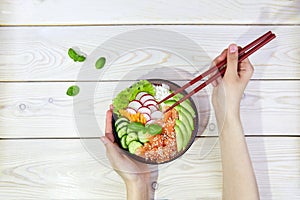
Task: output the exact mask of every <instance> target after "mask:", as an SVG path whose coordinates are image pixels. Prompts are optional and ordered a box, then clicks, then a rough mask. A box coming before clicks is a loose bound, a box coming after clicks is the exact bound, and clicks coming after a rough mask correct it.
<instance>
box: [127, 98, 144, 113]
mask: <svg viewBox="0 0 300 200" xmlns="http://www.w3.org/2000/svg"><path fill="white" fill-rule="evenodd" d="M127 107H129V108H132V109H134V110H135V111H137V110H138V109H139V108H140V107H142V103H141V102H140V101H138V100H133V101H131V102H130V103H129V104H128V106H127Z"/></svg>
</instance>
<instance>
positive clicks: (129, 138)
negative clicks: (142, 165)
mask: <svg viewBox="0 0 300 200" xmlns="http://www.w3.org/2000/svg"><path fill="white" fill-rule="evenodd" d="M136 140H138V136H137V134H136V133H135V132H131V133H129V134H128V135H127V137H126V144H127V145H129V143H131V142H132V141H136Z"/></svg>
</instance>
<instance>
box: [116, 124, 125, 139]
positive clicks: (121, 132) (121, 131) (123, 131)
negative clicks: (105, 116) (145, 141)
mask: <svg viewBox="0 0 300 200" xmlns="http://www.w3.org/2000/svg"><path fill="white" fill-rule="evenodd" d="M125 134H127V126H124V127H122V128H121V129H120V130H119V131H118V137H119V138H122V137H123V136H124V135H125Z"/></svg>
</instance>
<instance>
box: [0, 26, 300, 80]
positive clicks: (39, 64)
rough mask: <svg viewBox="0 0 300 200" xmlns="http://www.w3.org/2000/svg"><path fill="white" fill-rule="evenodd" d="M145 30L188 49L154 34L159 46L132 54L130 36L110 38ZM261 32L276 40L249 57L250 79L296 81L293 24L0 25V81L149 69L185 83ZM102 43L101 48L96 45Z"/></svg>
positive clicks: (131, 76) (110, 76)
mask: <svg viewBox="0 0 300 200" xmlns="http://www.w3.org/2000/svg"><path fill="white" fill-rule="evenodd" d="M147 28H158V29H162V30H165V31H175V33H174V34H175V35H177V34H178V33H180V34H183V35H184V36H186V37H188V38H189V39H191V41H193V42H192V43H193V45H192V44H191V43H189V44H188V42H182V41H174V39H176V38H175V37H174V38H173V37H169V38H165V37H163V38H161V36H160V34H157V33H156V34H153V35H154V36H153V37H154V38H152V40H153V43H159V44H157V45H155V44H152V42H151V41H150V43H151V44H149V48H152V50H150V49H149V48H148V49H146V48H142V49H139V50H133V49H132V48H130V46H131V45H133V44H135V45H137V44H136V38H131V39H128V38H126V36H122V37H123V39H119V40H117V39H112V38H115V37H119V36H120V34H123V33H128V31H133V30H142V29H147ZM267 30H272V31H273V32H275V33H276V34H277V36H278V37H277V38H276V39H275V40H274V41H272V42H271V43H270V44H268V45H267V46H266V47H264V48H263V49H261V50H260V51H259V52H257V53H256V54H255V55H253V56H251V61H252V63H253V65H254V66H255V73H254V76H253V79H299V77H300V68H299V65H300V61H299V58H298V55H299V49H300V43H299V41H300V34H299V33H300V27H299V26H267V27H264V26H138V27H136V26H105V27H99V26H87V27H1V28H0V80H2V81H44V80H51V81H57V80H59V81H64V80H74V81H75V80H93V81H96V80H99V79H102V80H124V79H128V80H136V79H138V78H140V77H141V76H147V72H149V71H151V70H158V71H159V70H160V71H159V73H155V74H154V75H153V76H156V77H160V78H165V79H173V80H182V79H191V78H192V77H194V76H195V74H197V73H199V72H203V71H204V70H206V69H207V67H208V66H209V62H210V61H211V60H212V59H213V58H214V57H216V56H217V55H218V54H219V53H220V52H221V51H222V50H223V49H224V48H226V47H227V46H228V44H229V43H231V42H236V43H238V44H240V45H242V46H244V45H246V44H247V43H249V42H250V41H252V40H254V39H255V38H257V37H258V36H260V35H262V34H263V33H264V32H266V31H267ZM176 33H177V34H176ZM141 35H143V34H141ZM124 37H125V38H124ZM157 40H158V41H159V42H158V41H157ZM111 41H113V42H111ZM142 41H148V40H146V39H143V40H142ZM160 41H161V42H160ZM148 42H149V41H148ZM104 43H105V44H106V45H104V47H100V46H101V45H103V44H104ZM107 43H109V45H107ZM112 43H113V44H112ZM139 44H140V43H139ZM147 44H148V43H147ZM141 45H143V44H142V43H141ZM153 45H154V46H153ZM195 45H196V46H195ZM70 47H78V48H80V49H81V51H83V52H85V53H86V54H87V55H89V56H88V60H87V61H86V62H85V64H82V63H74V62H73V61H72V60H71V59H70V58H69V57H68V55H67V50H68V48H70ZM97 47H100V50H101V52H100V53H99V55H98V54H97V53H98V52H99V50H98V51H97V52H96V56H94V57H93V56H91V57H90V55H92V53H93V52H94V50H95V49H97ZM161 48H163V49H161ZM172 51H173V52H174V51H175V52H177V54H174V53H172ZM104 54H105V55H106V56H107V65H106V67H105V68H104V69H103V70H102V71H96V70H94V62H95V60H96V59H97V58H98V57H100V56H104ZM183 54H184V55H188V56H189V58H188V59H189V62H187V61H186V60H184V59H183V58H182V56H183ZM93 59H95V60H93ZM113 59H116V60H113ZM87 63H90V64H87ZM189 63H193V64H194V65H195V67H193V66H192V65H191V64H189ZM8 69H9V70H8ZM80 69H82V71H83V72H85V75H84V77H81V76H79V74H82V71H80ZM163 69H166V70H165V71H163ZM181 71H185V74H184V75H183V73H180V72H181ZM133 72H134V73H133ZM97 73H98V74H97Z"/></svg>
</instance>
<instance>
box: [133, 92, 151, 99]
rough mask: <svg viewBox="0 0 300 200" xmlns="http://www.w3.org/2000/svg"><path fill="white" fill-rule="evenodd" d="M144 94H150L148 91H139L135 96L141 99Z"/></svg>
mask: <svg viewBox="0 0 300 200" xmlns="http://www.w3.org/2000/svg"><path fill="white" fill-rule="evenodd" d="M144 94H148V93H147V92H139V93H137V95H136V96H135V100H140V98H141V97H142V96H143V95H144Z"/></svg>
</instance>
